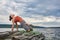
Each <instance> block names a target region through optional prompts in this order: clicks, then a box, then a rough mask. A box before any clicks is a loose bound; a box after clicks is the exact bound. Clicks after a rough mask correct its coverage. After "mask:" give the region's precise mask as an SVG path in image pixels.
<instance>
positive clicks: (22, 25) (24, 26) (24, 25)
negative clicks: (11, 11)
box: [21, 21, 30, 31]
mask: <svg viewBox="0 0 60 40" xmlns="http://www.w3.org/2000/svg"><path fill="white" fill-rule="evenodd" d="M21 27H23V28H24V29H25V30H26V31H27V30H29V29H30V27H29V26H28V25H26V22H25V21H22V22H21Z"/></svg>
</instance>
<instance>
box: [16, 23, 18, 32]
mask: <svg viewBox="0 0 60 40" xmlns="http://www.w3.org/2000/svg"><path fill="white" fill-rule="evenodd" d="M16 29H17V31H18V24H17V23H16Z"/></svg>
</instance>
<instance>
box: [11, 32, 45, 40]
mask: <svg viewBox="0 0 60 40" xmlns="http://www.w3.org/2000/svg"><path fill="white" fill-rule="evenodd" d="M16 34H20V33H16ZM16 34H15V36H13V37H12V40H44V38H45V36H44V35H43V34H42V33H38V32H25V33H23V34H22V35H16Z"/></svg>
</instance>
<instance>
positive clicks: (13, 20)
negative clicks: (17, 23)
mask: <svg viewBox="0 0 60 40" xmlns="http://www.w3.org/2000/svg"><path fill="white" fill-rule="evenodd" d="M11 28H12V32H13V30H14V19H12V27H11Z"/></svg>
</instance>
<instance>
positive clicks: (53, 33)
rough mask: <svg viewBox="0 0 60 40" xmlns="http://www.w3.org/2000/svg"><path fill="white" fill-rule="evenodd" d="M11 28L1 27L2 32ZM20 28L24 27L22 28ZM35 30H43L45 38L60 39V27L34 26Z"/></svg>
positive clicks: (48, 39)
mask: <svg viewBox="0 0 60 40" xmlns="http://www.w3.org/2000/svg"><path fill="white" fill-rule="evenodd" d="M10 30H11V29H10V28H0V32H2V31H10ZM15 30H16V29H15ZM19 30H24V29H21V28H20V29H19ZM34 31H39V32H42V33H43V34H44V35H45V37H46V39H45V40H60V28H34Z"/></svg>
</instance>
